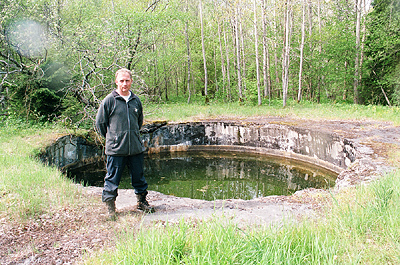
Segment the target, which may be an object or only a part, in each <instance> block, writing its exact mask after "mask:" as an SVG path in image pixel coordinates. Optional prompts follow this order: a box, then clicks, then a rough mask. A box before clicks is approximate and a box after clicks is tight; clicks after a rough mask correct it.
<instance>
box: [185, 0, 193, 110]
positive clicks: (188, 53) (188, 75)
mask: <svg viewBox="0 0 400 265" xmlns="http://www.w3.org/2000/svg"><path fill="white" fill-rule="evenodd" d="M187 11H188V0H186V12H187ZM185 37H186V51H187V91H188V100H187V103H188V104H189V103H190V97H191V96H192V93H191V90H190V77H191V59H190V43H189V33H188V22H187V21H186V22H185Z"/></svg>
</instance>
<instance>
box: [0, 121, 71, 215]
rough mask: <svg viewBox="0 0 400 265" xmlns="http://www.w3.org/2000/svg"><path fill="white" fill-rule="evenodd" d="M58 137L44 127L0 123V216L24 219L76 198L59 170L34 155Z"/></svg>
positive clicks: (54, 131) (14, 122)
mask: <svg viewBox="0 0 400 265" xmlns="http://www.w3.org/2000/svg"><path fill="white" fill-rule="evenodd" d="M57 134H58V132H57V130H55V129H54V128H51V127H50V126H49V127H46V125H37V124H36V125H34V124H27V123H25V122H18V121H15V120H9V121H3V122H2V123H1V127H0V212H1V215H2V216H3V215H4V216H7V217H8V218H12V219H20V218H22V219H26V218H30V217H34V216H37V215H40V214H42V213H45V212H46V211H48V210H49V209H52V208H54V207H56V208H57V207H60V206H63V205H65V204H67V203H71V202H72V201H73V199H74V196H75V195H77V194H78V192H77V189H74V187H73V185H71V184H72V183H71V181H70V180H68V179H66V178H65V177H64V176H63V175H62V174H61V173H60V171H59V170H57V169H56V168H52V167H46V166H44V165H43V164H42V163H41V162H40V161H39V160H38V158H36V157H35V154H37V153H38V150H39V149H40V148H41V147H43V146H44V145H45V144H46V143H49V141H50V140H51V139H52V138H54V137H55V136H56V135H57Z"/></svg>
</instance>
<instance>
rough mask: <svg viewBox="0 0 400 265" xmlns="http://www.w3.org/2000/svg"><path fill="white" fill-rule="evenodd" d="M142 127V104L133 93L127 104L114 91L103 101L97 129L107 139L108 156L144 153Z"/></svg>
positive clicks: (98, 113) (106, 151) (97, 117)
mask: <svg viewBox="0 0 400 265" xmlns="http://www.w3.org/2000/svg"><path fill="white" fill-rule="evenodd" d="M142 125H143V108H142V103H141V102H140V99H139V98H138V97H137V96H136V95H135V94H133V93H131V96H130V97H129V100H128V102H127V101H125V99H124V98H122V97H121V96H120V95H119V94H118V93H117V92H116V91H115V90H114V91H113V92H111V93H110V94H109V95H107V96H106V97H105V98H104V99H103V101H102V102H101V104H100V107H99V109H98V111H97V116H96V129H97V131H98V132H99V133H100V134H101V135H102V136H104V137H105V138H106V150H105V154H106V155H113V156H128V155H136V154H139V153H142V152H143V151H144V150H145V148H144V146H143V143H142V141H141V139H140V133H139V130H140V128H141V127H142Z"/></svg>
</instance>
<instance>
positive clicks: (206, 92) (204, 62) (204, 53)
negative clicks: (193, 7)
mask: <svg viewBox="0 0 400 265" xmlns="http://www.w3.org/2000/svg"><path fill="white" fill-rule="evenodd" d="M202 6H203V4H202V1H201V0H199V13H200V27H201V48H202V52H203V66H204V95H205V97H206V102H207V101H208V89H207V84H208V76H207V60H206V48H205V44H204V25H203V7H202Z"/></svg>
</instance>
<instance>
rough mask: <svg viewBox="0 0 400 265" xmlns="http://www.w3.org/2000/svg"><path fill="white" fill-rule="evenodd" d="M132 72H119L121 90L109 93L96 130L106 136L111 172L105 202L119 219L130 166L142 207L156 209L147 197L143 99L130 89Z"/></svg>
mask: <svg viewBox="0 0 400 265" xmlns="http://www.w3.org/2000/svg"><path fill="white" fill-rule="evenodd" d="M132 81H133V80H132V73H131V71H129V70H128V69H125V68H122V69H119V70H118V71H117V72H116V73H115V84H116V85H117V89H116V90H114V91H113V92H111V93H110V94H108V95H107V96H106V97H105V98H104V100H103V101H102V102H101V105H100V107H99V109H98V111H97V116H96V129H97V130H98V132H99V133H100V134H101V135H102V136H103V137H105V138H106V146H105V154H106V156H107V174H106V176H105V178H104V190H103V194H102V201H103V202H105V203H106V205H107V208H108V212H109V214H110V217H111V218H115V199H116V198H117V196H118V185H119V183H120V180H121V176H122V171H123V170H124V169H125V166H128V169H129V174H130V176H131V180H132V186H133V188H134V189H135V194H136V196H137V207H138V209H140V210H142V211H145V212H154V208H153V207H151V206H150V205H149V203H148V202H147V200H146V196H147V187H148V185H147V182H146V179H145V177H144V173H143V159H144V154H143V152H144V150H145V148H144V146H143V143H142V141H141V139H140V133H139V130H140V128H141V127H142V124H143V109H142V103H141V102H140V99H139V98H138V97H137V96H136V95H135V94H133V93H132V92H131V91H130V89H131V85H132Z"/></svg>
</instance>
